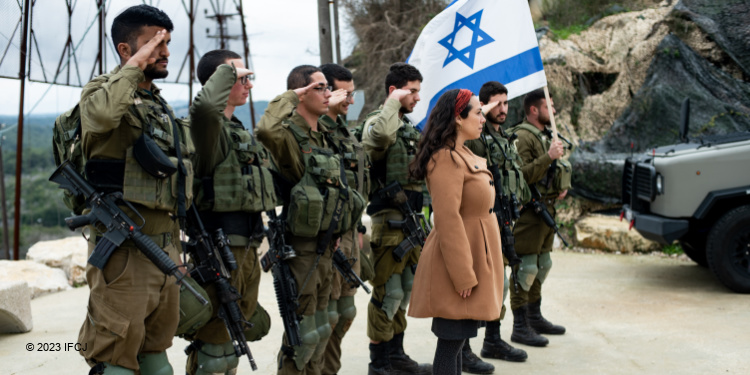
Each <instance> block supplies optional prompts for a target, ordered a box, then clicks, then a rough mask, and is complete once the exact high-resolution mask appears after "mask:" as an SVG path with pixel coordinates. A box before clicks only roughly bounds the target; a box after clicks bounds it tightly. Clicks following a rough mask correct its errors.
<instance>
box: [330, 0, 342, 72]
mask: <svg viewBox="0 0 750 375" xmlns="http://www.w3.org/2000/svg"><path fill="white" fill-rule="evenodd" d="M332 1H333V25H334V30H336V34H335V35H336V39H335V42H334V46H335V47H336V62H337V63H339V64H341V29H339V0H332Z"/></svg>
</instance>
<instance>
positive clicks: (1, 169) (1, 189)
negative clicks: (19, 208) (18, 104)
mask: <svg viewBox="0 0 750 375" xmlns="http://www.w3.org/2000/svg"><path fill="white" fill-rule="evenodd" d="M0 129H2V131H0V178H2V180H0V199H2V206H3V249H4V250H5V259H8V260H10V259H11V258H10V238H8V207H7V206H6V204H5V165H3V138H5V135H3V134H2V133H5V130H6V129H5V124H0ZM9 129H10V128H8V130H9Z"/></svg>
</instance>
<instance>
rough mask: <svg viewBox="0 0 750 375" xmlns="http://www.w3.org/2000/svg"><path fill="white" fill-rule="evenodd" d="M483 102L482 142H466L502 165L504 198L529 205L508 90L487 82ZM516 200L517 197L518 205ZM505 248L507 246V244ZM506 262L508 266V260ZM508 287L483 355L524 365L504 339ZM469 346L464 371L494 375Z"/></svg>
mask: <svg viewBox="0 0 750 375" xmlns="http://www.w3.org/2000/svg"><path fill="white" fill-rule="evenodd" d="M479 101H480V104H481V105H482V106H483V107H482V112H483V113H484V114H485V117H486V119H487V121H486V122H485V124H484V130H482V135H481V136H480V137H479V139H475V140H471V141H468V142H466V146H467V147H469V148H470V149H471V151H472V152H474V153H475V154H476V155H479V156H481V157H483V158H485V159H487V165H488V166H489V167H490V168H492V167H493V166H495V165H497V166H498V168H499V170H500V172H501V173H502V174H501V176H502V181H495V184H496V187H500V188H502V189H503V195H505V196H506V197H508V202H509V203H510V204H513V205H518V204H519V203H520V204H525V203H526V202H528V201H529V199H530V192H529V187H528V185H527V184H526V181H525V180H524V179H523V173H522V172H521V167H520V165H521V164H522V161H521V159H520V156H519V155H518V151H517V150H516V148H515V146H514V145H513V144H512V143H510V142H509V137H508V135H507V134H506V133H505V132H504V131H503V128H502V125H503V124H504V123H505V120H506V118H507V115H508V89H507V88H505V86H504V85H503V84H502V83H500V82H496V81H490V82H487V83H485V84H484V85H482V88H481V89H480V90H479ZM506 157H507V158H506ZM513 197H515V198H516V199H515V202H514V199H513ZM516 202H517V203H516ZM514 208H517V207H514ZM504 240H506V239H504ZM506 241H507V240H506ZM503 245H507V244H505V243H503ZM505 262H506V265H507V259H506V260H505ZM508 284H509V283H508V276H507V273H506V274H505V283H504V284H503V285H504V290H503V308H502V311H501V313H500V319H498V320H496V321H492V322H487V328H486V331H485V335H484V345H483V346H482V351H481V353H480V354H481V355H482V357H485V358H495V359H502V360H506V361H513V362H523V361H525V360H526V358H527V357H528V356H527V354H526V352H525V351H523V350H521V349H516V348H514V347H512V346H511V345H509V344H508V343H507V342H505V341H504V340H503V339H502V338H501V337H500V321H501V320H502V319H503V318H504V317H505V298H506V296H507V295H508ZM468 344H469V343H468V341H467V342H466V344H465V345H464V347H463V349H462V359H463V361H462V366H463V371H465V372H468V373H472V374H489V373H492V372H493V371H494V366H492V365H491V364H489V363H486V362H483V361H482V360H481V359H479V358H478V357H477V356H476V355H474V353H472V351H471V348H470V347H469V345H468Z"/></svg>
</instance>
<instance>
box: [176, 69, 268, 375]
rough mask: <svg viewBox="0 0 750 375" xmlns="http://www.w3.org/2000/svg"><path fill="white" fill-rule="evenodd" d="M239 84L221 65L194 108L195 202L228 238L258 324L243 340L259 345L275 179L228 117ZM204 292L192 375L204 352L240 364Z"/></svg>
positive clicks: (211, 226) (234, 278)
mask: <svg viewBox="0 0 750 375" xmlns="http://www.w3.org/2000/svg"><path fill="white" fill-rule="evenodd" d="M235 81H236V74H235V72H234V70H233V69H232V67H231V66H229V65H220V66H219V67H218V68H217V69H216V72H214V74H213V75H212V76H211V77H210V78H209V80H208V81H207V82H206V84H205V85H204V86H203V89H202V90H201V91H200V92H199V93H198V95H197V96H196V98H195V101H194V102H193V105H192V106H191V107H190V119H191V124H193V125H194V126H192V127H191V128H190V130H191V135H192V139H193V143H194V144H195V148H196V154H195V155H194V157H193V162H194V165H195V174H196V184H195V197H196V199H195V204H196V205H197V208H198V211H199V214H200V216H201V219H202V221H203V224H204V226H205V227H206V230H207V232H208V233H212V232H213V231H215V230H216V229H218V228H222V229H223V230H224V233H225V234H226V235H227V237H228V239H229V242H230V249H231V251H232V254H234V258H235V259H236V261H237V269H236V270H234V271H232V272H231V275H230V276H231V283H232V286H234V287H235V288H236V289H237V291H238V292H239V294H240V296H241V299H240V300H239V301H237V302H238V304H239V306H240V310H241V311H242V314H243V316H244V317H245V319H247V320H248V321H249V322H250V323H252V324H253V325H254V326H253V327H252V328H250V329H249V330H246V332H245V338H246V339H247V340H248V341H256V340H260V339H261V338H262V337H263V336H265V335H266V334H267V333H268V330H269V329H270V317H269V316H268V313H267V312H266V311H265V309H263V307H262V306H260V305H259V304H258V286H259V283H260V264H259V262H258V253H257V251H258V246H259V245H260V242H261V241H262V239H263V220H262V218H261V212H262V211H266V210H271V209H274V208H275V205H276V196H275V192H274V189H273V180H272V176H271V174H270V172H269V171H268V170H267V169H266V168H264V167H262V166H261V164H262V162H263V158H264V157H265V150H264V149H263V147H262V146H261V145H260V143H259V142H257V141H256V140H255V138H254V137H253V136H252V134H250V132H249V131H247V129H245V127H244V126H243V125H242V123H241V122H240V121H239V120H238V119H237V118H236V117H234V116H232V118H231V119H227V118H226V117H225V116H224V115H223V113H224V109H225V108H226V105H227V100H228V98H229V93H230V91H231V89H232V86H233V85H234V83H235ZM206 292H207V293H208V295H209V297H210V299H211V303H212V304H213V306H214V309H213V312H214V313H213V315H212V317H211V320H210V321H209V322H208V323H207V324H206V325H205V326H203V327H202V328H201V329H199V330H198V331H197V332H196V334H195V335H194V336H193V337H191V339H193V340H197V341H198V342H199V343H200V344H198V345H196V348H199V349H197V350H194V351H192V352H191V354H190V357H189V359H188V373H190V374H192V373H194V372H195V370H196V369H195V367H196V365H197V363H196V361H197V358H198V357H200V356H201V354H200V353H201V351H204V352H205V351H210V352H211V355H210V356H209V355H207V357H212V358H216V357H218V356H221V355H223V356H224V357H227V358H226V362H227V364H226V366H228V367H236V365H235V366H232V364H235V363H236V362H238V361H237V359H236V357H235V354H234V349H233V347H232V345H231V343H230V336H229V333H228V332H227V330H226V328H225V325H224V321H223V320H221V319H220V318H218V317H217V316H216V314H217V313H218V310H219V309H218V304H219V301H218V300H217V296H216V293H215V290H214V288H213V287H212V286H208V287H206ZM203 344H211V345H214V346H216V345H221V344H223V347H224V348H223V349H224V350H220V349H218V348H212V347H209V348H206V350H202V349H203V348H202V345H203ZM217 352H220V353H217ZM220 354H221V355H220ZM197 362H201V361H197ZM209 362H210V361H209ZM215 362H217V361H215ZM218 362H220V361H218ZM212 365H215V366H216V367H217V368H220V369H221V368H223V367H224V366H223V364H221V363H213V362H210V363H208V364H205V366H208V367H210V366H212ZM204 371H205V372H209V373H210V372H217V371H209V370H204Z"/></svg>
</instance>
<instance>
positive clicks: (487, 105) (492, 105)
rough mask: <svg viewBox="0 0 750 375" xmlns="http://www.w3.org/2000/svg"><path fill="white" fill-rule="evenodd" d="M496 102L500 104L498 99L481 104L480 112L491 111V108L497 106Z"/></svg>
mask: <svg viewBox="0 0 750 375" xmlns="http://www.w3.org/2000/svg"><path fill="white" fill-rule="evenodd" d="M498 104H500V101H499V100H498V101H494V102H490V103H487V104H485V105H483V106H482V113H483V114H487V113H490V111H491V110H492V109H493V108H495V107H497V105H498Z"/></svg>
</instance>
